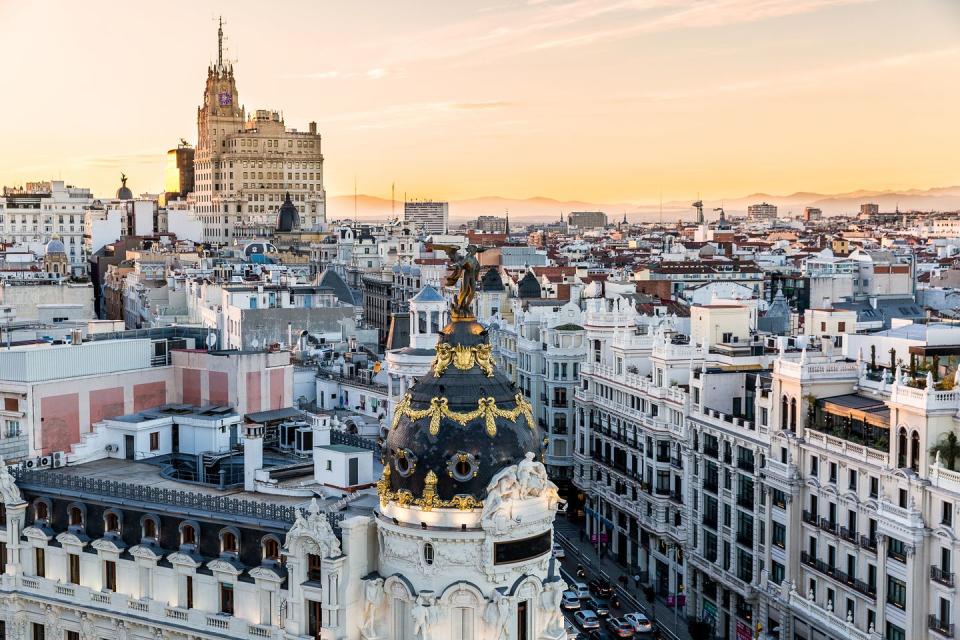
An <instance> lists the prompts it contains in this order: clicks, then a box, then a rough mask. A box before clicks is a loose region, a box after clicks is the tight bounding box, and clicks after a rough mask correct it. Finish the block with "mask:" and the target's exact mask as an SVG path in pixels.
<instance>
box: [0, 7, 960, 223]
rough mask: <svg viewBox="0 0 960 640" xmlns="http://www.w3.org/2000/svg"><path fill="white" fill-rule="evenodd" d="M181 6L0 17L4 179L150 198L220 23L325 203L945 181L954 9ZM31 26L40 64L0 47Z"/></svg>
mask: <svg viewBox="0 0 960 640" xmlns="http://www.w3.org/2000/svg"><path fill="white" fill-rule="evenodd" d="M179 8H180V7H179V5H178V4H177V3H173V4H172V5H170V8H166V7H165V8H163V9H162V10H161V9H149V10H140V9H138V10H137V11H136V12H134V11H132V10H131V9H129V8H128V7H125V6H123V5H116V4H114V3H107V2H104V3H94V4H93V5H84V7H83V8H80V7H74V6H72V5H69V4H66V3H55V2H54V3H45V4H40V5H30V6H27V5H19V4H17V5H14V4H2V5H0V18H2V19H3V23H4V24H6V25H8V26H7V28H6V29H4V31H5V33H3V36H4V37H3V38H0V51H2V52H3V54H4V56H5V58H7V59H11V60H18V63H17V64H14V65H11V67H10V69H9V70H8V78H7V80H8V83H11V85H14V86H17V87H19V91H20V94H21V96H23V99H20V100H17V101H6V102H5V103H4V106H3V107H2V109H3V110H4V111H5V118H4V120H5V121H6V122H7V123H10V124H11V125H12V123H18V124H17V125H16V126H10V127H9V130H8V131H7V132H5V140H6V142H7V149H6V151H7V153H5V154H3V159H2V160H0V179H2V182H3V183H4V184H7V185H14V184H22V183H23V182H26V181H28V180H38V179H58V178H62V179H64V180H67V181H68V182H70V183H72V184H77V185H80V186H88V187H90V188H92V189H93V191H94V193H96V194H97V195H99V196H104V195H108V194H110V193H112V191H113V190H115V189H116V187H117V186H118V184H119V174H120V172H121V171H122V172H125V173H127V174H128V175H129V176H130V181H131V185H130V186H131V187H132V188H133V189H134V190H135V192H136V193H140V192H159V191H160V190H161V189H162V185H163V167H164V163H165V152H166V150H167V149H169V148H172V147H174V146H176V143H177V141H178V140H179V139H180V138H181V137H182V138H186V139H187V140H188V141H190V142H193V143H195V142H196V108H197V106H198V105H199V103H200V100H201V97H202V90H203V77H204V73H205V66H206V64H207V63H208V62H209V61H210V60H212V59H213V58H215V56H216V37H215V36H216V22H215V16H216V15H219V14H220V13H221V12H222V13H223V14H224V20H225V32H226V33H227V37H228V42H227V46H228V56H229V58H230V59H233V60H236V75H237V85H238V91H239V96H240V101H241V102H242V103H243V104H244V105H245V106H246V107H247V109H248V111H249V110H252V109H257V108H280V107H281V106H283V108H284V115H285V118H286V122H287V126H288V127H296V128H298V129H301V130H305V129H306V128H307V123H308V122H310V121H313V120H315V121H317V123H318V129H319V132H320V133H321V134H322V135H323V137H324V141H323V145H324V155H325V157H326V163H325V164H326V171H325V173H326V183H327V189H328V192H329V193H330V194H331V195H332V196H336V195H345V194H351V193H353V190H354V185H355V184H356V186H357V189H358V191H359V192H360V193H365V194H370V195H374V196H380V197H384V196H385V197H389V196H390V189H391V185H392V184H396V188H397V196H398V198H401V197H402V196H403V194H407V195H408V196H410V197H434V198H439V199H449V200H456V199H465V198H476V197H484V196H503V197H507V198H528V197H535V196H543V197H549V198H556V199H559V200H584V201H595V202H633V203H647V204H649V203H651V202H654V201H656V199H657V198H658V197H659V196H660V195H661V194H662V196H663V198H664V199H667V200H672V199H679V200H683V199H685V198H688V197H689V196H690V195H693V194H697V193H701V194H703V197H704V198H712V199H717V198H725V197H726V198H732V197H741V196H743V195H745V194H748V193H754V192H757V191H763V192H766V193H783V194H786V193H793V192H795V191H814V192H822V193H837V192H847V191H853V190H858V189H881V190H882V189H893V190H906V189H911V188H920V189H925V188H930V187H945V186H950V185H954V184H956V183H957V180H956V174H955V171H954V170H953V169H952V165H951V162H950V161H951V158H950V155H949V154H950V149H951V148H952V147H954V146H955V145H956V143H957V142H960V135H958V133H957V132H956V128H955V127H953V126H952V123H951V122H950V117H949V113H948V110H947V109H945V108H943V105H945V104H949V103H950V102H951V101H952V100H954V99H955V98H956V97H958V96H956V95H955V94H956V93H957V92H958V90H957V89H956V88H955V87H954V86H953V85H950V84H942V83H941V81H940V79H941V78H945V77H951V76H952V75H953V73H955V72H956V71H957V70H960V47H956V46H952V45H950V44H949V43H951V42H955V38H956V36H957V35H960V33H958V32H960V9H958V8H957V7H956V6H953V5H951V3H949V2H944V1H928V2H921V3H913V4H911V11H910V12H909V14H906V13H905V12H903V11H897V7H896V3H894V2H888V1H883V0H876V1H870V0H865V1H864V0H801V1H797V2H781V1H779V0H775V1H771V0H764V1H760V0H726V1H724V2H717V3H710V4H706V5H705V4H700V3H693V2H666V1H663V2H660V1H647V2H605V3H601V2H590V1H588V0H576V1H572V2H558V3H553V2H528V3H523V4H513V3H507V4H503V5H482V6H481V5H474V6H471V7H463V6H458V7H448V6H444V5H439V4H427V5H418V6H416V7H411V6H393V5H384V4H377V3H366V4H364V5H362V6H361V7H360V8H359V9H358V8H356V7H351V10H347V9H346V8H341V7H335V6H319V7H314V6H312V5H309V4H301V3H286V4H284V5H283V6H282V10H283V12H284V13H285V14H287V15H289V16H290V17H291V18H296V19H295V20H294V19H291V20H287V21H277V22H273V21H268V24H269V26H266V27H264V26H263V24H264V21H263V20H262V16H260V15H259V14H258V13H257V10H256V9H255V5H253V4H245V3H236V4H231V5H228V6H226V5H225V6H221V5H218V4H208V5H204V6H203V7H202V8H201V9H200V11H199V12H198V13H199V14H201V15H203V14H205V13H206V14H209V16H206V15H204V17H203V18H200V19H195V20H193V21H192V22H190V23H189V24H181V22H182V20H181V17H180V16H182V15H186V14H185V12H182V11H179ZM183 8H184V9H185V8H186V5H184V6H183ZM207 18H208V19H207ZM29 22H34V23H40V24H43V25H45V26H44V29H45V30H46V31H47V37H46V38H45V46H44V47H43V48H42V49H40V50H37V49H36V48H35V47H32V46H31V45H30V42H31V40H30V38H31V36H29V35H28V34H29V33H30V30H26V29H17V28H15V27H16V25H17V24H24V23H29ZM507 25H509V26H507ZM852 27H854V28H852ZM80 33H90V34H94V35H95V37H85V38H82V39H80V40H77V34H80ZM71 34H72V37H71ZM96 34H102V35H99V36H98V35H96ZM401 34H402V35H401ZM864 36H867V37H864ZM77 42H81V43H82V46H77ZM24 51H29V52H30V54H29V55H26V56H25V55H24ZM64 60H69V61H70V64H69V65H64V64H63V61H64ZM578 158H581V159H580V160H578ZM583 159H585V160H583ZM333 213H334V214H336V213H337V212H336V211H334V212H333Z"/></svg>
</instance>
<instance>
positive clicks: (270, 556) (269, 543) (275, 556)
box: [262, 536, 280, 562]
mask: <svg viewBox="0 0 960 640" xmlns="http://www.w3.org/2000/svg"><path fill="white" fill-rule="evenodd" d="M262 551H263V559H264V560H272V561H274V562H280V542H279V541H278V540H277V539H276V538H274V537H271V536H267V537H265V538H264V539H263V543H262Z"/></svg>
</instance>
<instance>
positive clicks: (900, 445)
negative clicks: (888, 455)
mask: <svg viewBox="0 0 960 640" xmlns="http://www.w3.org/2000/svg"><path fill="white" fill-rule="evenodd" d="M906 466H907V430H906V429H904V428H903V427H900V430H899V431H898V432H897V468H898V469H903V468H904V467H906Z"/></svg>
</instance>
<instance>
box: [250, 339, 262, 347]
mask: <svg viewBox="0 0 960 640" xmlns="http://www.w3.org/2000/svg"><path fill="white" fill-rule="evenodd" d="M250 346H251V347H253V348H254V349H256V348H257V347H259V346H260V341H259V340H257V339H256V338H254V339H253V340H251V341H250Z"/></svg>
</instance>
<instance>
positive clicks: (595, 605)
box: [583, 597, 610, 618]
mask: <svg viewBox="0 0 960 640" xmlns="http://www.w3.org/2000/svg"><path fill="white" fill-rule="evenodd" d="M583 606H584V607H585V608H587V609H590V610H591V611H594V612H596V614H597V615H598V616H600V617H601V618H606V617H607V616H608V615H610V605H609V604H607V601H606V600H604V599H603V598H597V597H593V598H588V599H587V601H586V602H584V603H583Z"/></svg>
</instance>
